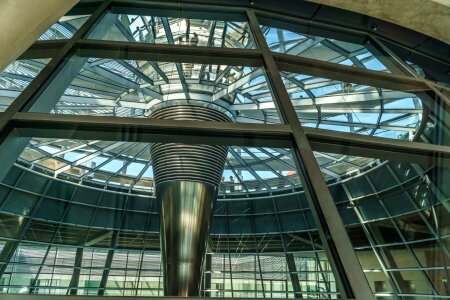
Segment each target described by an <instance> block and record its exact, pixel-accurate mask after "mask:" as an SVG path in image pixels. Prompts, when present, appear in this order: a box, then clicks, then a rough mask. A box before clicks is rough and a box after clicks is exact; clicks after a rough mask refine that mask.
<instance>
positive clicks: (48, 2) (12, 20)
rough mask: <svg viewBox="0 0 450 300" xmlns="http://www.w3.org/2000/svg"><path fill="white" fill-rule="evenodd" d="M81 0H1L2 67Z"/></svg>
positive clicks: (0, 68) (0, 38) (0, 52)
mask: <svg viewBox="0 0 450 300" xmlns="http://www.w3.org/2000/svg"><path fill="white" fill-rule="evenodd" d="M78 1H79V0H1V1H0V28H1V29H0V70H3V69H4V68H5V67H6V66H7V65H8V64H9V63H10V62H11V61H13V60H14V59H16V58H17V57H18V56H19V55H20V54H22V53H23V52H24V51H25V50H26V49H27V48H28V47H30V46H31V45H32V44H33V43H34V42H35V41H36V40H37V39H38V37H39V36H40V35H41V34H43V33H44V32H45V30H47V29H48V28H49V27H50V26H52V25H53V24H54V23H55V22H56V21H57V20H58V19H59V18H60V17H61V16H63V15H64V14H65V13H66V12H67V11H68V10H69V9H71V8H72V7H73V6H74V5H75V4H76V3H77V2H78Z"/></svg>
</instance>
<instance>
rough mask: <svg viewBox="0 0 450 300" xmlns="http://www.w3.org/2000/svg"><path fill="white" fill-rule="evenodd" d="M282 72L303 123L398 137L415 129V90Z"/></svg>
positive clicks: (418, 114)
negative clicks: (412, 91)
mask: <svg viewBox="0 0 450 300" xmlns="http://www.w3.org/2000/svg"><path fill="white" fill-rule="evenodd" d="M281 76H282V77H283V81H284V84H285V86H286V88H287V90H288V93H289V96H290V97H291V100H292V104H293V105H294V108H295V110H296V112H297V115H298V117H299V119H300V121H301V122H302V124H303V125H304V126H308V127H317V128H322V129H328V130H335V131H343V132H350V133H357V134H363V135H373V136H379V137H385V138H392V139H401V140H413V139H414V138H415V135H416V134H417V133H418V132H417V129H418V128H419V125H420V121H421V119H422V102H421V100H420V98H418V97H417V96H416V95H414V94H411V93H407V92H401V91H391V90H386V89H381V88H376V87H371V86H365V85H360V84H353V83H346V82H339V81H336V80H331V79H326V78H318V77H313V76H309V75H303V74H296V73H287V72H281ZM419 135H420V133H419Z"/></svg>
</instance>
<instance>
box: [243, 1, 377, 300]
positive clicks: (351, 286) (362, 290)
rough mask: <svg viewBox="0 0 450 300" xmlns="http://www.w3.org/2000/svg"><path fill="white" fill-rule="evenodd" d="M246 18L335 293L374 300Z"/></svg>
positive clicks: (276, 74)
mask: <svg viewBox="0 0 450 300" xmlns="http://www.w3.org/2000/svg"><path fill="white" fill-rule="evenodd" d="M247 17H248V22H249V26H250V28H251V31H252V33H253V36H254V38H255V42H256V43H257V45H258V46H259V48H260V49H262V52H263V59H264V63H265V70H266V73H267V77H268V80H269V82H270V84H271V86H272V90H273V92H274V95H275V97H274V98H275V102H276V104H277V107H278V110H279V111H280V113H281V116H282V118H283V120H284V122H285V123H287V124H289V125H290V127H291V129H292V135H293V142H294V143H293V144H294V153H295V156H296V158H297V159H296V164H297V169H298V172H299V175H300V179H301V181H302V184H303V186H304V188H305V194H306V195H307V199H308V203H309V206H310V209H311V212H312V214H313V218H314V221H315V224H316V226H317V228H318V231H319V235H320V238H321V241H322V243H323V245H324V248H325V250H326V253H327V257H328V260H329V262H330V265H331V266H332V269H333V273H334V276H335V279H336V284H337V286H338V288H339V292H340V294H341V296H342V297H348V298H353V297H355V298H358V299H374V296H373V293H372V291H371V289H370V286H369V284H368V282H367V280H366V278H365V276H364V273H363V271H362V269H361V266H360V265H359V262H358V259H357V257H356V254H355V252H354V250H353V247H352V244H351V241H350V239H349V237H348V235H347V232H346V230H345V228H344V224H343V222H342V219H341V217H340V214H339V212H338V210H337V207H336V205H335V203H334V200H333V198H332V196H331V194H330V192H329V190H328V188H327V185H326V183H325V180H324V179H323V177H322V173H321V171H320V167H319V165H318V164H317V161H316V159H315V157H314V153H313V151H312V148H311V146H310V144H309V141H308V139H307V136H306V134H305V133H304V130H303V127H302V126H301V124H300V121H299V119H298V116H297V114H296V113H295V109H294V107H293V105H292V102H291V99H290V98H289V95H288V93H287V91H286V88H285V86H284V83H283V80H282V78H281V75H280V71H279V69H278V66H277V65H276V63H275V60H274V57H273V56H272V54H271V52H270V50H269V46H268V45H267V42H266V39H265V37H264V36H263V34H262V32H261V31H260V26H259V23H258V20H257V18H256V15H255V13H254V11H253V10H250V9H248V10H247Z"/></svg>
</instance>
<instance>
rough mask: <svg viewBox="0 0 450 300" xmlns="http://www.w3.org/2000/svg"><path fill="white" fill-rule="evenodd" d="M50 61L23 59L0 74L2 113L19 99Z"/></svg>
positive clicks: (0, 106) (0, 105)
mask: <svg viewBox="0 0 450 300" xmlns="http://www.w3.org/2000/svg"><path fill="white" fill-rule="evenodd" d="M48 62H49V59H22V60H16V61H14V62H12V63H10V64H9V65H8V66H7V67H6V68H5V69H4V70H3V71H2V72H1V73H0V112H2V111H5V110H6V109H7V108H8V107H9V106H10V105H11V103H12V102H13V101H14V100H15V99H16V98H17V97H19V95H20V94H21V93H22V92H23V90H25V88H26V87H27V86H28V85H29V84H30V82H31V81H32V80H33V79H34V78H35V77H36V76H37V75H38V74H39V72H40V71H42V69H43V68H44V67H45V65H46V64H47V63H48Z"/></svg>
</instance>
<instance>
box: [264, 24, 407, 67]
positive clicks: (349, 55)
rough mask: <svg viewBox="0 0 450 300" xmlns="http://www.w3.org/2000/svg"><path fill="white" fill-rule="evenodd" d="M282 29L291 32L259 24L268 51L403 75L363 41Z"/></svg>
mask: <svg viewBox="0 0 450 300" xmlns="http://www.w3.org/2000/svg"><path fill="white" fill-rule="evenodd" d="M285 27H286V28H289V27H291V28H293V29H292V30H293V31H291V30H287V29H280V28H275V27H270V26H263V25H261V30H262V32H263V34H264V37H265V38H266V42H267V44H268V45H269V48H270V50H271V51H273V52H278V53H284V54H289V55H294V56H301V57H304V58H311V59H316V60H321V61H327V62H331V63H336V64H341V65H345V66H352V67H357V68H362V69H369V70H373V71H380V72H388V73H391V72H392V73H398V74H403V72H401V71H400V70H399V69H398V68H397V67H395V65H394V64H393V63H392V61H393V60H392V58H390V57H387V56H386V55H383V54H382V53H381V52H380V51H378V50H377V48H375V47H373V46H372V44H371V43H367V42H364V41H363V39H362V38H358V37H347V40H344V38H345V37H344V36H343V35H339V38H338V39H336V38H334V37H333V36H336V35H337V34H333V33H331V32H330V33H329V36H325V35H324V36H318V35H314V34H311V33H310V28H309V27H308V29H307V30H308V32H296V31H295V30H296V29H295V27H296V26H292V25H287V24H286V25H285ZM305 30H306V29H305ZM321 34H324V32H323V31H322V33H321Z"/></svg>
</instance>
